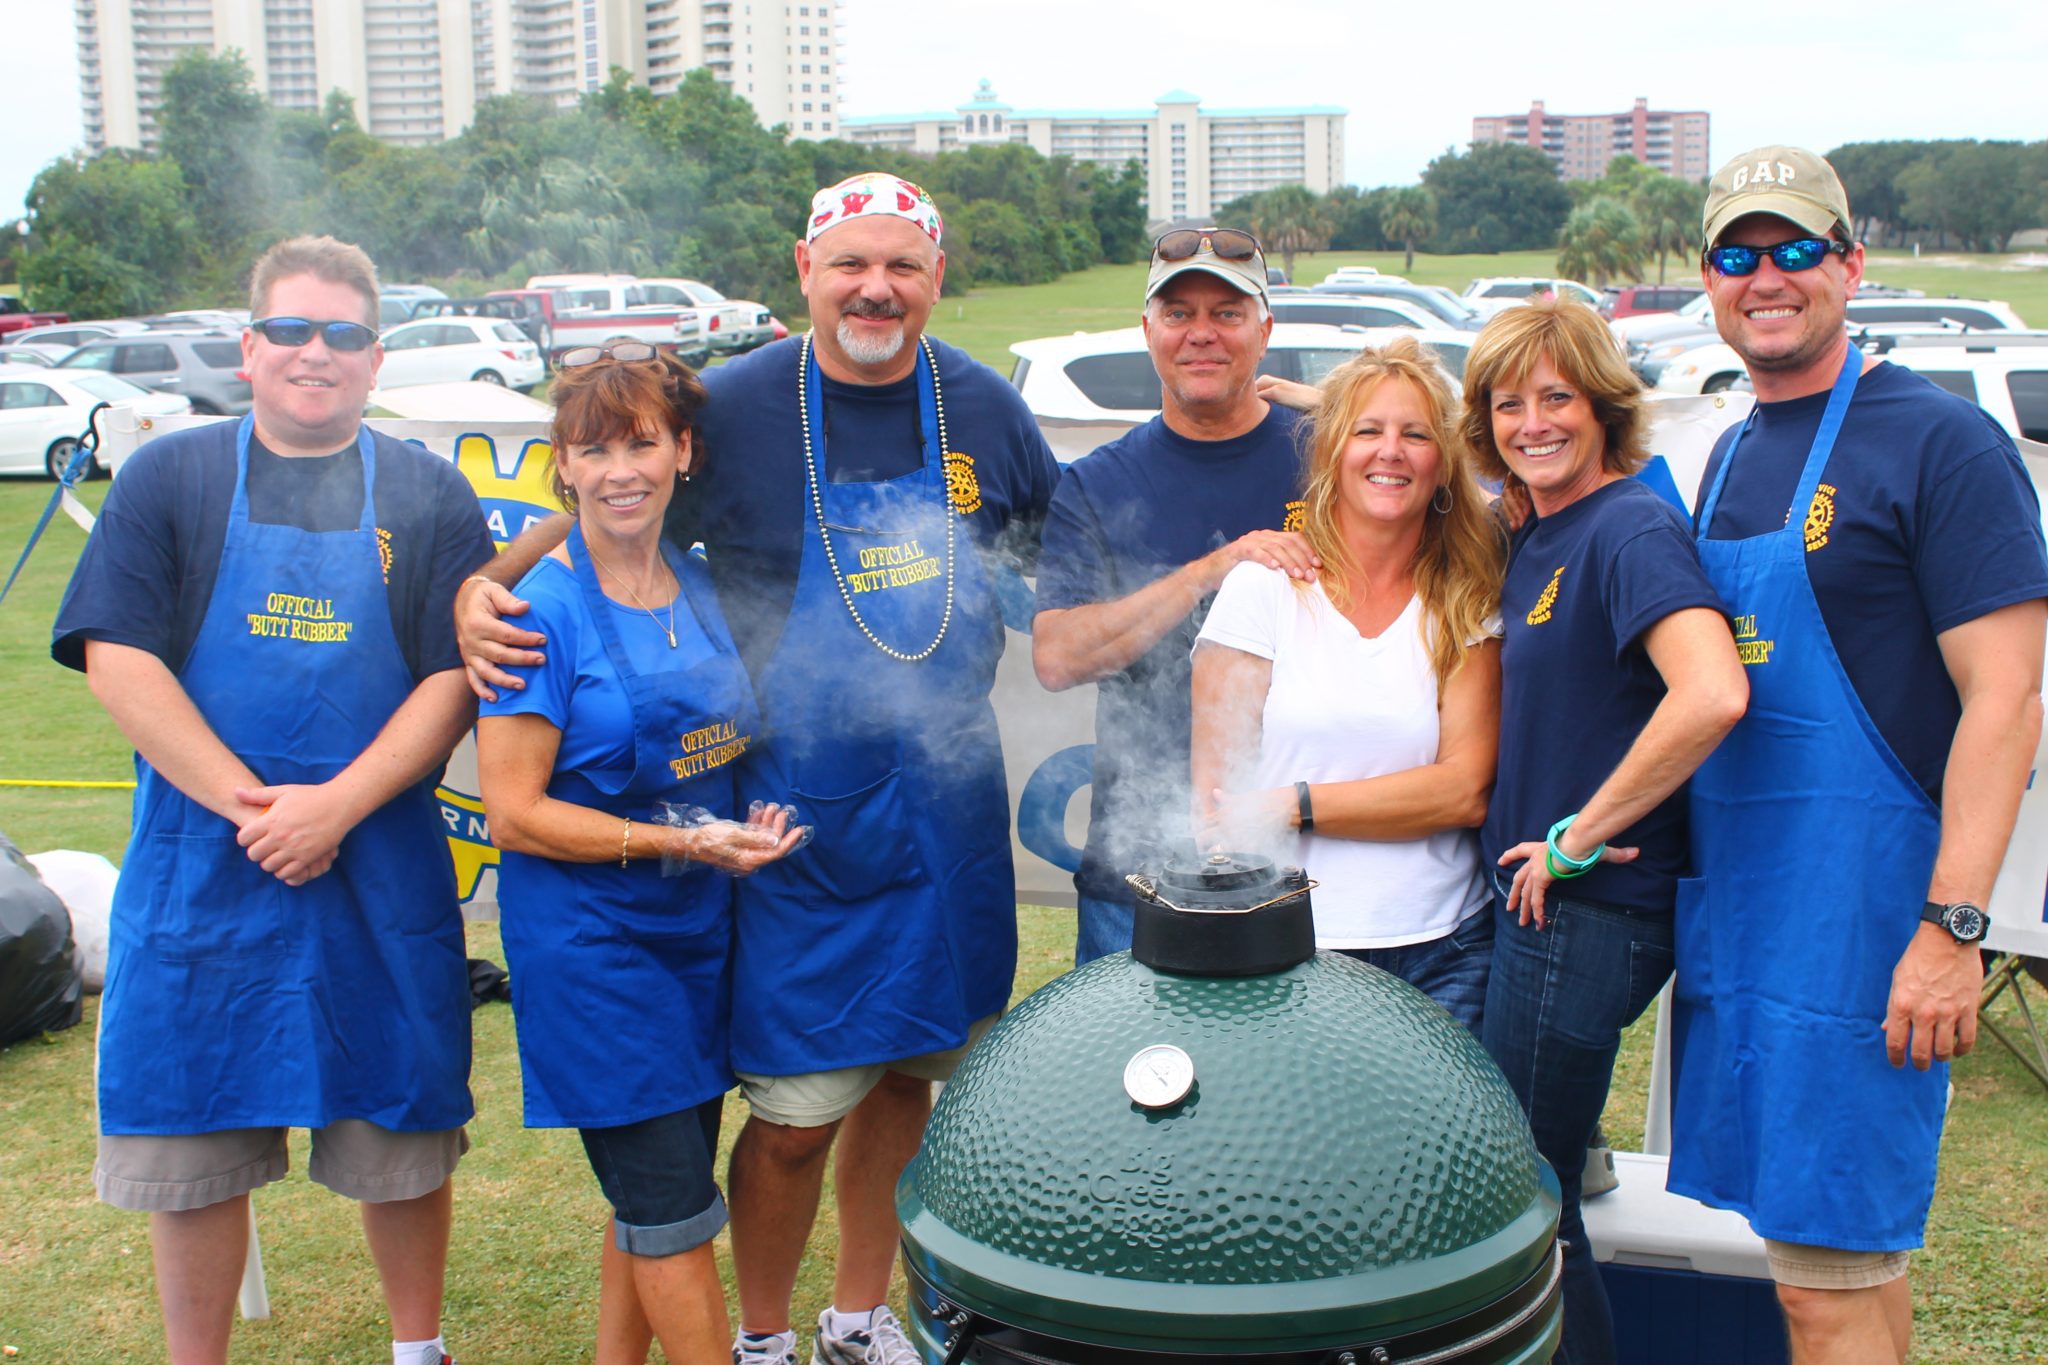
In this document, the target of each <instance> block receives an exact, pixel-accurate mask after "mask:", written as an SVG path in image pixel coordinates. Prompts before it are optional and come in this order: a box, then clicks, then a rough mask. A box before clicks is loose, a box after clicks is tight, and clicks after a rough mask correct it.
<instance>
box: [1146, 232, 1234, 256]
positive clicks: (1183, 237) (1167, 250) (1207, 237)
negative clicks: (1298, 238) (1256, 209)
mask: <svg viewBox="0 0 2048 1365" xmlns="http://www.w3.org/2000/svg"><path fill="white" fill-rule="evenodd" d="M1203 247H1207V248H1208V249H1209V250H1210V251H1212V252H1214V253H1215V254H1216V255H1217V256H1218V257H1220V258H1221V259H1223V260H1226V261H1249V260H1250V259H1252V257H1254V256H1256V255H1258V254H1259V239H1258V238H1256V237H1254V236H1252V235H1251V234H1250V233H1249V232H1241V231H1239V230H1238V229H1236V228H1213V227H1210V228H1177V229H1175V230H1174V231H1172V232H1168V233H1163V234H1161V236H1160V238H1159V240H1158V241H1156V242H1154V243H1152V254H1153V255H1154V256H1156V257H1158V258H1159V259H1160V260H1162V261H1167V262H1173V261H1185V260H1187V259H1188V258H1189V257H1190V256H1196V255H1199V254H1200V253H1201V251H1202V248H1203Z"/></svg>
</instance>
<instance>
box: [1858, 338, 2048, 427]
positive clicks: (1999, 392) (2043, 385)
mask: <svg viewBox="0 0 2048 1365" xmlns="http://www.w3.org/2000/svg"><path fill="white" fill-rule="evenodd" d="M1864 349H1866V350H1874V351H1876V352H1877V353H1878V354H1879V355H1882V356H1883V357H1884V358H1885V359H1886V360H1889V361H1890V362H1891V363H1892V364H1894V365H1902V366H1904V367H1905V368H1907V369H1909V370H1912V371H1914V372H1916V373H1917V374H1919V375H1921V376H1922V377H1923V378H1926V379H1931V380H1933V381H1934V382H1935V383H1936V384H1939V385H1941V387H1943V388H1944V389H1947V390H1948V391H1949V392H1950V393H1953V394H1956V395H1958V396H1959V397H1963V398H1967V399H1969V400H1970V401H1971V402H1973V403H1975V404H1976V405H1977V406H1978V407H1980V408H1982V409H1984V411H1985V412H1987V413H1989V414H1990V416H1991V420H1993V421H1994V422H1997V423H1998V424H1999V425H2000V426H2002V427H2004V428H2005V429H2006V430H2007V431H2008V432H2010V433H2011V434H2012V437H2013V439H2014V440H2028V441H2048V332H2003V333H2000V332H1991V333H1985V332H1971V333H1961V334H1941V333H1926V334H1912V335H1903V336H1898V337H1893V338H1889V339H1886V340H1879V341H1874V342H1866V343H1865V345H1864Z"/></svg>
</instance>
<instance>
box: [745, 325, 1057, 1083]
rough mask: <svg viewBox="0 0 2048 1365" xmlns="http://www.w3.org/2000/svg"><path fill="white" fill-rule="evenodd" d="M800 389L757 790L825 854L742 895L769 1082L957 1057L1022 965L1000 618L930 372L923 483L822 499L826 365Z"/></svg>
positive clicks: (851, 490) (856, 486)
mask: <svg viewBox="0 0 2048 1365" xmlns="http://www.w3.org/2000/svg"><path fill="white" fill-rule="evenodd" d="M802 354H803V356H804V357H806V358H807V359H808V357H809V351H808V348H806V349H804V350H803V352H802ZM801 378H802V381H803V383H804V386H805V396H806V407H807V414H806V415H807V417H808V434H809V438H810V446H811V451H812V454H813V458H812V460H811V463H810V467H809V468H808V469H807V470H806V476H807V485H808V486H807V489H806V492H805V501H806V510H805V513H804V541H803V557H802V559H801V561H800V563H799V567H798V570H797V582H796V595H795V598H794V600H793V601H792V603H791V605H790V613H789V619H788V621H787V622H786V623H785V625H784V626H783V631H782V636H781V639H780V640H779V641H778V642H777V644H776V648H775V653H774V655H773V656H772V657H771V658H770V659H769V661H768V663H767V664H766V666H765V667H764V668H763V669H762V670H761V674H760V677H759V678H758V679H757V680H756V681H757V686H758V691H759V694H760V699H761V714H762V719H763V724H764V726H765V728H766V730H767V732H768V742H767V743H766V744H765V745H763V746H762V747H761V748H759V749H757V750H753V751H750V752H749V754H748V756H747V763H748V774H747V783H748V786H749V789H751V790H758V791H759V792H761V793H762V794H764V795H771V796H775V797H779V798H783V799H787V800H789V801H792V802H794V803H795V804H796V806H797V807H798V813H799V815H800V817H801V818H802V820H803V821H804V823H805V824H808V825H812V826H815V828H816V830H817V837H816V838H815V839H814V840H813V841H812V842H811V844H810V846H809V847H808V848H806V849H804V850H803V852H801V853H799V854H797V855H795V856H794V857H790V858H785V859H783V860H782V861H780V862H776V863H770V864H769V865H768V866H767V867H764V868H762V869H761V870H760V871H759V872H757V873H755V874H754V875H753V876H751V877H747V878H744V879H742V880H741V881H740V882H739V884H738V888H739V889H738V895H737V897H736V904H737V913H738V938H737V945H738V946H737V951H736V953H735V960H734V978H735V983H734V991H733V1065H734V1067H735V1068H737V1069H738V1070H740V1071H744V1072H751V1073H756V1074H760V1075H771V1076H789V1075H800V1074H804V1073H808V1072H813V1071H828V1070H835V1069H838V1068H841V1067H849V1066H863V1065H867V1064H870V1063H874V1062H885V1061H895V1060H898V1059H901V1058H905V1057H915V1056H921V1055H923V1054H925V1053H928V1052H935V1051H941V1050H944V1049H947V1048H954V1047H958V1046H960V1045H961V1044H962V1043H964V1042H965V1041H966V1040H967V1029H968V1026H969V1025H970V1024H972V1023H973V1022H974V1021H975V1020H976V1019H979V1018H981V1017H983V1016H985V1015H989V1014H994V1013H995V1012H996V1011H998V1010H1000V1009H1001V1008H1002V1007H1003V1005H1004V1003H1005V1002H1006V1001H1007V1000H1008V999H1009V995H1010V981H1011V977H1012V976H1013V975H1014V974H1015V971H1016V964H1017V915H1016V889H1015V877H1014V875H1013V873H1012V870H1011V862H1010V827H1009V816H1010V804H1009V792H1008V788H1007V786H1006V785H1005V783H1004V780H1003V755H1002V746H1001V743H1000V741H999V740H998V737H997V733H996V719H995V711H994V709H993V708H992V707H991V706H990V705H989V701H988V696H989V689H990V688H991V687H992V686H993V685H994V682H995V668H996V661H997V660H998V659H999V658H1001V656H1002V650H1003V625H1002V616H1001V613H1000V612H999V611H998V609H997V605H996V600H995V595H994V591H993V589H992V587H991V584H990V582H989V579H988V576H987V574H986V573H985V572H984V571H983V568H982V565H981V560H980V557H979V554H978V553H977V551H976V549H975V546H974V542H973V541H972V539H971V538H970V536H969V533H968V529H967V527H966V526H964V525H961V524H958V519H957V518H956V517H955V514H954V512H953V510H952V508H951V505H950V502H949V500H948V496H947V489H946V479H945V471H944V466H943V459H944V452H943V450H942V449H941V445H942V440H941V432H940V422H941V412H940V406H939V404H940V395H939V391H938V380H937V378H936V375H935V373H934V368H933V361H932V357H931V354H930V352H929V351H928V350H927V349H925V348H923V347H920V348H919V355H918V357H917V363H916V386H917V403H918V418H919V429H920V431H921V433H922V440H923V450H924V460H923V463H922V466H921V467H920V468H919V469H918V470H916V471H915V472H913V473H910V474H905V475H903V476H901V477H899V478H895V479H888V480H883V481H880V482H874V483H831V482H828V481H827V479H826V474H825V471H826V468H827V465H826V462H825V445H824V430H823V421H822V418H823V406H822V404H823V398H824V395H823V386H822V384H821V382H820V379H819V373H818V368H817V362H816V360H814V359H809V360H808V363H807V364H805V365H804V372H803V374H802V376H801ZM821 513H822V515H821ZM821 521H822V523H823V524H820V523H821ZM828 536H829V540H828V539H827V537H828ZM949 561H950V569H951V578H950V599H949V597H948V592H949V587H948V576H947V568H948V563H949ZM949 607H950V615H949V614H948V609H949ZM855 611H858V613H859V620H858V621H856V619H855V617H854V615H853V613H854V612H855ZM862 623H864V624H865V629H863V628H862ZM942 624H943V627H944V629H943V634H942V633H941V626H942ZM935 639H936V640H937V646H936V648H933V649H931V651H930V653H929V654H927V655H926V656H925V657H923V658H921V659H918V660H917V661H915V662H911V661H908V660H906V659H901V658H896V657H892V655H890V654H888V653H885V652H884V651H883V649H882V648H880V647H878V645H880V646H887V647H888V648H889V649H892V650H894V651H896V653H898V654H903V655H916V654H919V653H920V652H922V651H924V650H925V649H926V648H927V646H929V645H931V644H932V642H933V641H934V640H935Z"/></svg>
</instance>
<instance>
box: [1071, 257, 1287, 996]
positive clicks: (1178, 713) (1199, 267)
mask: <svg viewBox="0 0 2048 1365" xmlns="http://www.w3.org/2000/svg"><path fill="white" fill-rule="evenodd" d="M1140 322H1141V325H1142V326H1143V328H1144V332H1145V345H1146V348H1147V349H1148V350H1149V351H1150V352H1151V354H1152V364H1153V366H1154V368H1156V369H1157V370H1158V372H1159V381H1160V412H1159V416H1157V417H1155V418H1153V419H1152V420H1151V421H1149V422H1147V423H1145V424H1144V425H1143V426H1140V427H1137V428H1136V429H1134V430H1132V431H1131V432H1129V433H1127V434H1126V435H1123V436H1120V437H1118V438H1117V439H1116V440H1114V441H1111V442H1109V443H1108V444H1107V445H1104V446H1102V447H1100V448H1099V449H1097V450H1095V451H1093V452H1091V453H1090V454H1088V455H1086V456H1084V457H1082V458H1081V459H1079V460H1076V461H1074V463H1073V464H1071V465H1069V466H1068V467H1067V470H1066V472H1065V474H1064V475H1062V476H1061V478H1060V485H1059V490H1058V491H1057V492H1056V493H1055V494H1054V495H1053V500H1052V507H1051V509H1050V510H1049V511H1048V512H1047V514H1046V523H1045V537H1044V548H1043V550H1042V552H1041V554H1040V559H1039V573H1038V614H1037V616H1036V617H1035V618H1034V619H1033V621H1032V632H1031V661H1032V664H1033V666H1034V667H1035V668H1036V670H1037V673H1038V679H1039V681H1040V682H1041V683H1043V684H1044V685H1045V686H1046V687H1047V688H1049V689H1051V690H1053V691H1056V692H1057V691H1060V690H1063V689H1065V688H1069V687H1074V686H1077V685H1079V684H1081V683H1087V682H1093V683H1097V684H1099V686H1100V690H1099V691H1098V692H1097V694H1096V703H1095V775H1094V790H1093V792H1092V794H1091V802H1092V809H1091V814H1090V817H1089V821H1088V845H1087V848H1086V850H1085V851H1084V852H1083V854H1082V859H1081V870H1080V871H1079V872H1078V873H1076V874H1075V876H1074V885H1075V887H1076V889H1077V891H1078V892H1079V907H1078V911H1079V913H1078V930H1077V934H1076V938H1075V943H1074V960H1075V962H1076V963H1077V964H1079V963H1085V962H1089V961H1092V960H1094V959H1095V958H1098V957H1101V956H1103V955H1105V954H1108V953H1113V952H1117V951H1119V950H1122V949H1127V948H1129V947H1130V946H1131V922H1132V916H1133V913H1134V912H1133V908H1132V900H1131V892H1130V889H1129V888H1128V887H1127V886H1126V885H1125V884H1124V880H1123V879H1124V877H1125V875H1126V874H1128V873H1131V872H1135V871H1137V870H1138V869H1139V865H1140V863H1141V862H1156V861H1157V859H1158V858H1159V856H1160V854H1161V853H1162V852H1163V851H1166V850H1169V849H1171V848H1173V847H1174V846H1176V845H1178V844H1183V843H1186V842H1187V840H1188V838H1189V830H1188V815H1189V783H1188V744H1189V724H1190V722H1189V684H1190V661H1189V654H1190V651H1191V650H1192V649H1193V647H1194V642H1195V635H1196V633H1197V631H1199V630H1200V628H1201V624H1202V618H1203V617H1204V616H1205V615H1206V614H1207V611H1208V604H1209V602H1210V600H1211V599H1213V598H1214V596H1215V594H1216V590H1217V588H1218V587H1220V586H1221V585H1222V583H1223V579H1224V577H1225V576H1226V575H1227V574H1229V572H1230V570H1231V568H1232V567H1233V566H1235V565H1236V564H1238V563H1239V562H1240V561H1243V560H1247V559H1250V560H1255V561H1257V562H1258V563H1261V564H1264V565H1266V566H1268V567H1269V568H1274V569H1279V570H1282V571H1283V572H1286V573H1288V574H1290V575H1292V576H1294V577H1296V578H1312V577H1313V576H1314V573H1315V558H1314V555H1313V554H1312V553H1311V552H1310V550H1309V546H1308V541H1307V540H1306V539H1305V538H1304V537H1303V536H1302V535H1300V533H1299V532H1297V531H1293V530H1289V529H1286V528H1287V527H1288V525H1289V523H1290V517H1291V516H1292V514H1293V512H1294V511H1295V510H1296V509H1297V508H1298V506H1299V504H1298V503H1297V502H1295V501H1294V500H1295V499H1297V498H1298V497H1299V496H1300V482H1301V454H1300V448H1299V445H1298V442H1297V440H1296V431H1297V429H1298V427H1299V426H1300V425H1301V424H1302V423H1303V422H1304V421H1305V420H1307V419H1306V418H1305V417H1304V415H1303V414H1302V413H1300V412H1297V411H1294V410H1293V409H1291V408H1285V407H1280V406H1277V405H1275V404H1271V403H1268V402H1267V401H1266V400H1265V399H1264V398H1262V397H1260V394H1259V390H1258V388H1257V387H1256V384H1257V379H1258V368H1259V361H1260V359H1261V358H1262V357H1263V356H1264V355H1265V353H1266V339H1267V338H1268V337H1269V336H1270V335H1271V334H1272V331H1273V320H1272V316H1271V313H1270V310H1269V309H1268V308H1267V306H1266V259H1265V255H1264V253H1262V252H1261V251H1260V249H1259V244H1258V242H1257V240H1256V239H1255V238H1253V236H1252V235H1251V234H1250V233H1248V232H1240V231H1238V230H1236V229H1233V228H1215V227H1211V228H1200V229H1181V230H1178V231H1174V232H1169V233H1167V234H1165V235H1164V236H1162V237H1161V238H1160V239H1159V240H1158V241H1157V242H1156V243H1154V244H1153V248H1152V269H1151V272H1150V274H1149V275H1148V276H1147V278H1146V282H1145V306H1144V312H1143V313H1142V314H1141V315H1140Z"/></svg>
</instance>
